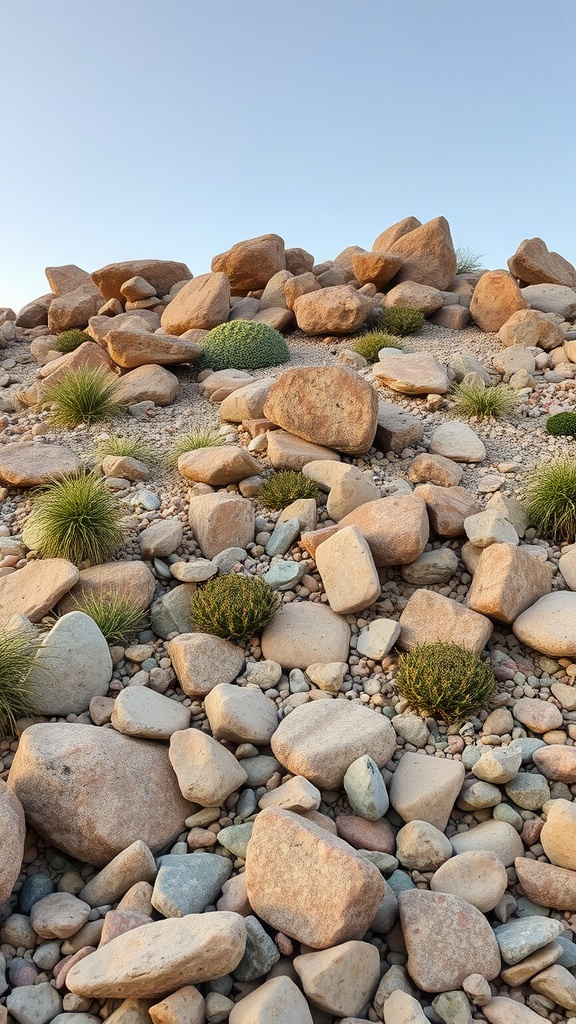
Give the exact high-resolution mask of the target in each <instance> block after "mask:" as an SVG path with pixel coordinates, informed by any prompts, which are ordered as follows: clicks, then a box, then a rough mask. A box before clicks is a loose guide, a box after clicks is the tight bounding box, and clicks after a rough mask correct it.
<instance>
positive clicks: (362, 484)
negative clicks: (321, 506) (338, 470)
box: [324, 462, 380, 523]
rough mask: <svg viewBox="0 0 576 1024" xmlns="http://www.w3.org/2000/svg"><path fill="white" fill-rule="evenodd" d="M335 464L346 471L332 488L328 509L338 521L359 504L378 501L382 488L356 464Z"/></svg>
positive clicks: (327, 503) (330, 514) (331, 516)
mask: <svg viewBox="0 0 576 1024" xmlns="http://www.w3.org/2000/svg"><path fill="white" fill-rule="evenodd" d="M324 465H326V462H325V463H324ZM334 465H337V466H340V467H342V469H343V470H344V472H343V473H342V474H341V475H340V477H339V479H337V480H336V481H335V482H334V484H333V486H332V487H331V488H330V493H329V494H328V500H327V502H326V510H327V512H328V515H329V517H330V519H333V520H334V522H335V523H338V522H340V520H341V519H343V518H344V516H346V515H348V513H349V512H352V511H353V510H354V509H355V508H358V506H359V505H365V504H366V502H367V501H376V500H377V499H378V498H379V497H380V488H379V487H378V486H377V485H376V484H375V483H374V482H373V481H372V480H371V479H370V476H369V475H368V474H367V473H363V472H362V470H360V469H358V468H357V467H356V466H346V465H345V464H344V463H334Z"/></svg>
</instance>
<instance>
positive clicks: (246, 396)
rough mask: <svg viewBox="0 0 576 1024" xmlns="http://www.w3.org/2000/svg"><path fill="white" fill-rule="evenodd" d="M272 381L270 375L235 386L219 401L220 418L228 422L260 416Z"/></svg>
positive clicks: (262, 413)
mask: <svg viewBox="0 0 576 1024" xmlns="http://www.w3.org/2000/svg"><path fill="white" fill-rule="evenodd" d="M272 383H273V378H272V377H262V378H261V379H260V380H254V381H252V382H251V383H250V384H246V385H245V386H244V387H241V388H237V389H236V390H235V391H233V392H232V394H231V395H228V397H227V398H225V399H224V401H223V402H221V404H220V419H221V420H224V421H227V422H228V423H242V421H243V420H249V419H260V418H262V417H263V416H264V403H265V401H266V397H267V395H268V392H269V390H270V388H271V386H272Z"/></svg>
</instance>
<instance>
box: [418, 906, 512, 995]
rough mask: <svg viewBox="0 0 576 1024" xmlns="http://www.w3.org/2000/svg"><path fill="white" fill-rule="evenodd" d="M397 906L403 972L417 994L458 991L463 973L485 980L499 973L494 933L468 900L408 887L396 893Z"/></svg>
mask: <svg viewBox="0 0 576 1024" xmlns="http://www.w3.org/2000/svg"><path fill="white" fill-rule="evenodd" d="M398 906H399V909H400V920H401V924H402V931H403V935H404V941H405V943H406V948H407V951H408V963H407V970H408V973H409V974H410V977H411V978H412V980H413V981H414V982H415V983H416V985H417V986H418V988H420V989H422V991H423V992H447V991H451V990H454V989H459V988H460V987H461V985H462V982H463V981H464V979H465V978H466V977H467V976H468V975H469V974H481V975H482V977H483V978H486V979H487V980H488V981H491V980H492V979H493V978H495V977H496V976H497V975H498V974H499V973H500V955H499V952H498V945H497V943H496V939H495V937H494V932H493V931H492V928H491V927H490V925H489V924H488V921H487V920H486V918H485V917H484V915H483V914H481V913H480V911H479V910H477V909H476V907H473V906H472V904H471V903H467V902H466V901H465V900H461V899H458V898H457V897H456V896H451V895H449V894H446V893H435V892H426V891H425V890H420V889H412V890H411V891H405V892H401V893H400V894H399V896H398ZM454 921H457V922H458V927H457V928H454ZM462 934H465V935H466V941H465V942H462ZM438 935H442V943H441V944H439V943H437V942H436V941H435V937H436V936H438Z"/></svg>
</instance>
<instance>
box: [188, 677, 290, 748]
mask: <svg viewBox="0 0 576 1024" xmlns="http://www.w3.org/2000/svg"><path fill="white" fill-rule="evenodd" d="M204 709H205V711H206V717H207V718H208V721H209V723H210V729H211V730H212V735H213V737H214V739H215V740H229V741H230V742H232V743H253V744H254V745H255V746H265V745H267V744H268V743H269V742H270V739H271V737H272V736H273V734H274V732H275V730H276V729H277V727H278V712H277V709H276V705H275V703H274V701H273V700H270V698H269V697H265V696H264V694H263V693H262V692H261V690H259V689H258V690H249V689H248V688H245V687H240V686H234V685H233V684H232V683H219V684H218V685H217V686H214V687H212V689H211V690H210V693H208V694H207V695H206V697H205V698H204Z"/></svg>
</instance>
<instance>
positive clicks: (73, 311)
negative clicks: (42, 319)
mask: <svg viewBox="0 0 576 1024" xmlns="http://www.w3.org/2000/svg"><path fill="white" fill-rule="evenodd" d="M101 305H102V295H101V293H100V292H99V291H98V289H97V288H96V287H95V285H94V284H93V282H92V281H90V282H89V283H88V284H81V285H80V287H79V288H74V289H73V290H72V291H70V292H66V293H65V294H64V295H60V296H57V297H56V298H55V299H53V300H52V302H51V303H50V307H49V309H48V330H49V331H50V334H60V333H61V331H69V330H72V329H73V328H75V327H86V326H87V325H88V321H89V319H90V317H91V316H96V314H97V312H98V310H99V309H100V306H101Z"/></svg>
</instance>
